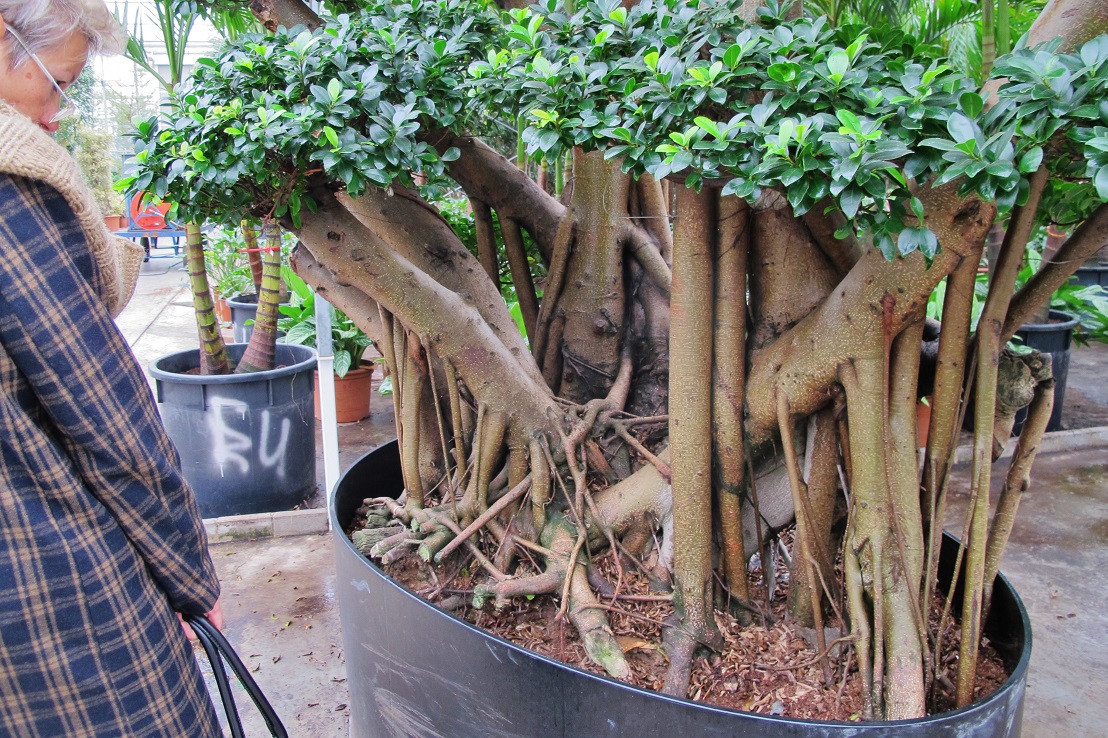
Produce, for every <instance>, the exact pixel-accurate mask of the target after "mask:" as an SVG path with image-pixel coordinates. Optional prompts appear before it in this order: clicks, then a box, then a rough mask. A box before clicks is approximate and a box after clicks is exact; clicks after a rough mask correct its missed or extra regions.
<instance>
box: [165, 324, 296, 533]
mask: <svg viewBox="0 0 1108 738" xmlns="http://www.w3.org/2000/svg"><path fill="white" fill-rule="evenodd" d="M245 350H246V346H245V345H244V344H231V345H229V346H228V347H227V351H228V353H230V355H231V357H232V358H233V359H234V360H235V361H238V359H239V358H240V357H241V356H242V354H243V352H244V351H245ZM199 361H200V352H199V351H198V350H196V349H192V350H189V351H182V352H180V353H176V354H170V355H169V356H164V357H162V358H161V359H159V360H158V361H156V362H154V366H153V367H151V369H150V373H151V374H152V375H153V376H154V383H155V392H156V395H157V399H158V406H159V409H160V410H161V414H162V421H163V422H164V423H165V427H166V430H167V431H169V437H170V438H172V439H173V443H174V444H175V445H176V446H177V450H178V451H179V452H180V454H181V465H182V468H183V470H184V474H185V478H186V479H188V481H189V483H190V484H192V486H193V488H194V489H195V491H196V497H197V502H198V503H199V504H200V513H201V514H202V515H203V516H204V517H205V518H214V517H221V516H224V515H244V514H249V513H261V512H276V511H278V510H289V509H291V508H292V507H293V506H294V505H296V504H297V503H299V502H302V501H303V500H304V499H305V498H308V497H310V496H311V495H312V494H313V492H314V491H315V484H316V478H315V405H314V402H313V396H312V395H313V389H312V374H313V372H314V371H315V364H316V356H315V350H314V349H312V348H309V347H306V346H289V345H285V344H277V359H276V363H275V366H277V367H278V368H276V369H271V370H269V371H266V372H255V373H252V374H218V375H200V374H188V373H186V372H189V371H192V370H195V369H196V368H197V367H198V366H199Z"/></svg>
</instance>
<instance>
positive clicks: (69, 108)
mask: <svg viewBox="0 0 1108 738" xmlns="http://www.w3.org/2000/svg"><path fill="white" fill-rule="evenodd" d="M8 33H10V34H11V35H12V38H14V39H15V40H16V41H18V42H19V45H20V46H22V47H23V50H24V51H25V52H27V56H29V57H31V60H32V61H33V62H34V63H35V64H37V65H38V68H39V69H41V70H42V73H43V74H45V75H46V79H48V80H50V84H52V85H54V89H55V90H57V91H58V94H59V95H61V102H62V104H61V106H60V107H59V108H58V112H56V113H54V116H53V117H52V118H51V119H50V122H51V123H57V122H58V121H61V120H65V119H66V118H72V117H73V116H74V115H76V114H77V105H76V104H75V103H74V102H73V101H72V100H70V99H69V95H67V94H65V90H63V89H62V87H61V85H59V84H58V80H56V79H54V75H52V74H51V73H50V70H49V69H47V68H46V65H45V64H43V63H42V60H41V59H39V58H38V56H36V55H35V52H33V51H31V49H30V48H28V46H27V44H26V43H25V42H24V41H23V39H21V38H20V37H19V34H18V33H16V32H15V29H14V28H12V27H11V25H9V26H8Z"/></svg>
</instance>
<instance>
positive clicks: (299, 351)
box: [150, 343, 316, 384]
mask: <svg viewBox="0 0 1108 738" xmlns="http://www.w3.org/2000/svg"><path fill="white" fill-rule="evenodd" d="M248 345H249V344H245V343H229V344H227V351H228V352H229V353H231V355H232V356H234V358H235V359H236V360H238V359H240V358H242V355H243V354H244V353H245V352H246V347H247V346H248ZM276 355H277V361H278V362H280V361H282V360H284V361H292V362H294V363H292V364H289V365H287V366H282V367H278V368H276V369H269V370H268V371H264V372H251V373H249V374H182V373H180V372H171V371H168V370H166V369H162V368H161V366H159V365H160V364H162V363H164V362H167V361H169V360H171V359H176V358H178V357H187V358H191V357H192V356H195V357H196V361H195V362H189V363H190V365H191V366H199V365H200V349H198V348H194V349H188V350H186V351H178V352H176V353H172V354H167V355H165V356H163V357H161V358H159V359H157V360H155V361H154V363H153V364H151V365H150V374H151V375H152V376H153V377H154V378H156V379H157V380H159V381H162V382H173V383H176V384H242V383H246V382H259V381H268V380H270V379H281V378H283V377H291V376H293V375H295V374H300V373H301V372H305V371H311V370H313V369H315V365H316V351H315V349H314V348H312V347H310V346H298V345H296V344H291V343H279V344H277V349H276Z"/></svg>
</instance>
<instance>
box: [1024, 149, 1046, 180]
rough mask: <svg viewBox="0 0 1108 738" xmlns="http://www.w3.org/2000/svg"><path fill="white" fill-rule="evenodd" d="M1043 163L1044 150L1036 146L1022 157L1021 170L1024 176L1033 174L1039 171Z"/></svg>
mask: <svg viewBox="0 0 1108 738" xmlns="http://www.w3.org/2000/svg"><path fill="white" fill-rule="evenodd" d="M1042 163H1043V148H1042V147H1041V146H1036V147H1035V148H1033V149H1029V150H1028V151H1027V152H1026V153H1025V154H1024V155H1023V156H1021V157H1020V163H1019V170H1020V172H1022V173H1023V174H1031V173H1033V172H1035V171H1037V170H1038V168H1039V165H1040V164H1042Z"/></svg>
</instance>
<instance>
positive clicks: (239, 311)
mask: <svg viewBox="0 0 1108 738" xmlns="http://www.w3.org/2000/svg"><path fill="white" fill-rule="evenodd" d="M227 307H229V308H230V309H231V335H232V337H233V339H234V341H235V343H250V336H252V335H253V334H254V324H253V323H251V322H250V321H252V320H254V319H255V318H257V317H258V296H257V295H255V294H253V293H250V294H246V295H238V296H236V297H228V298H227ZM247 323H250V324H249V325H247Z"/></svg>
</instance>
